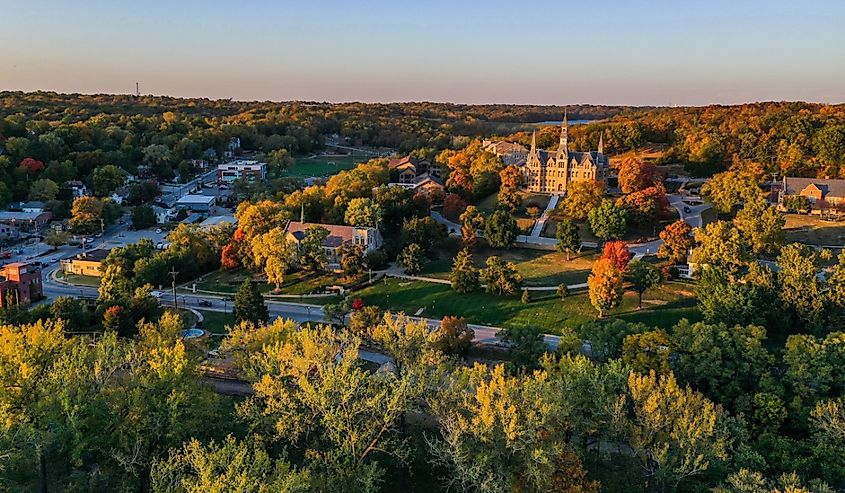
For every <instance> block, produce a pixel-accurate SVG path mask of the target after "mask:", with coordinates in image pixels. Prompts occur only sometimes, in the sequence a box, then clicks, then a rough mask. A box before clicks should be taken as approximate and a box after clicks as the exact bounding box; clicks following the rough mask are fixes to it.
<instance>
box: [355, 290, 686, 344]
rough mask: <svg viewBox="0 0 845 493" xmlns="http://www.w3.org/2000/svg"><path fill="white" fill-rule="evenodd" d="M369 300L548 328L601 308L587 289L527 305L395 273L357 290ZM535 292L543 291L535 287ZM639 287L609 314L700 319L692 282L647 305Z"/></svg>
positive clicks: (659, 322) (667, 321)
mask: <svg viewBox="0 0 845 493" xmlns="http://www.w3.org/2000/svg"><path fill="white" fill-rule="evenodd" d="M357 296H360V297H361V298H362V299H363V300H364V301H365V302H367V303H369V304H375V305H378V306H380V307H382V308H384V309H390V310H393V311H397V312H399V311H403V312H405V313H407V314H414V313H416V312H417V310H419V309H420V308H422V307H425V310H424V311H423V313H422V315H423V316H426V317H429V318H440V317H443V316H446V315H459V316H464V317H466V318H467V320H468V321H469V322H471V323H477V324H484V325H492V326H497V327H536V328H539V329H541V330H543V331H544V332H546V333H552V334H555V333H560V331H561V328H563V327H577V326H578V325H580V324H583V323H584V322H588V321H591V320H595V319H596V315H597V313H596V311H595V309H594V308H593V307H592V305H590V301H589V297H588V296H587V295H586V294H585V293H580V294H573V295H571V296H569V297H568V298H566V299H565V300H561V299H559V298H557V297H556V296H552V295H548V296H546V297H545V298H543V299H537V300H536V301H532V302H531V303H529V304H527V305H525V304H522V303H521V302H520V299H519V298H520V296H519V295H514V296H507V297H499V296H493V295H490V294H487V293H484V292H475V293H469V294H461V295H457V294H456V293H455V292H454V291H452V290H451V288H450V287H449V286H446V285H441V284H433V283H426V282H419V281H404V280H400V279H389V280H387V281H386V282H382V283H379V284H378V285H376V286H372V287H370V288H366V289H364V290H361V291H359V292H358V293H357ZM535 296H539V295H538V294H536V293H535ZM636 298H637V297H636V294H635V293H626V294H625V297H624V299H623V303H622V306H621V307H619V308H617V309H616V310H613V311H612V312H610V313H609V314H607V316H606V318H613V317H616V318H621V319H624V320H627V321H632V322H643V323H647V324H649V325H654V326H659V327H664V328H668V327H671V326H672V325H674V324H676V323H677V322H678V321H679V320H681V319H682V318H687V319H690V320H694V321H697V320H700V319H701V315H700V313H699V311H698V309H697V307H696V303H695V298H694V294H693V293H692V288H691V286H689V285H687V284H681V283H670V284H667V285H665V286H663V287H661V288H660V289H657V290H655V291H654V292H650V293H647V294H646V296H645V297H644V302H643V309H642V310H637V306H636V305H637V299H636Z"/></svg>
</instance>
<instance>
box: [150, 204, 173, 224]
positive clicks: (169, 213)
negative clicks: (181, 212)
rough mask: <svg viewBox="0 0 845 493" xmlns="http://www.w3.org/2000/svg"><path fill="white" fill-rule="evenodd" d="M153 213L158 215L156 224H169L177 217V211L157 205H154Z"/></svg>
mask: <svg viewBox="0 0 845 493" xmlns="http://www.w3.org/2000/svg"><path fill="white" fill-rule="evenodd" d="M153 214H155V216H156V224H167V223H169V222H171V221H173V220H174V219H175V218H176V211H175V210H173V209H165V208H164V207H159V206H157V205H154V206H153Z"/></svg>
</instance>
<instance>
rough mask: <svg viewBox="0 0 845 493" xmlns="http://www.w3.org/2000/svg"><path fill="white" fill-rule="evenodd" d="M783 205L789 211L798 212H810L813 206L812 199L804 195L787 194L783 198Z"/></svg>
mask: <svg viewBox="0 0 845 493" xmlns="http://www.w3.org/2000/svg"><path fill="white" fill-rule="evenodd" d="M782 205H783V207H784V208H786V210H787V211H789V212H797V213H800V214H809V213H810V210H811V209H812V208H813V204H812V203H810V199H808V198H807V197H805V196H803V195H786V196H785V197H784V198H783V204H782Z"/></svg>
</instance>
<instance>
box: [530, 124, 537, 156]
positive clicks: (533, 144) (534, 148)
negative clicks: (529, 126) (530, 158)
mask: <svg viewBox="0 0 845 493" xmlns="http://www.w3.org/2000/svg"><path fill="white" fill-rule="evenodd" d="M535 152H537V131H536V130H535V131H533V132H531V154H534V153H535Z"/></svg>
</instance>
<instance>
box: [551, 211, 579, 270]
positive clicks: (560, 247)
mask: <svg viewBox="0 0 845 493" xmlns="http://www.w3.org/2000/svg"><path fill="white" fill-rule="evenodd" d="M555 238H556V239H557V251H559V252H565V253H566V260H570V259H571V255H572V252H577V251H580V250H581V233H580V231H579V230H578V226H577V225H576V224H575V223H573V222H572V221H570V220H569V219H563V220H561V221H558V223H557V229H556V230H555Z"/></svg>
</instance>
